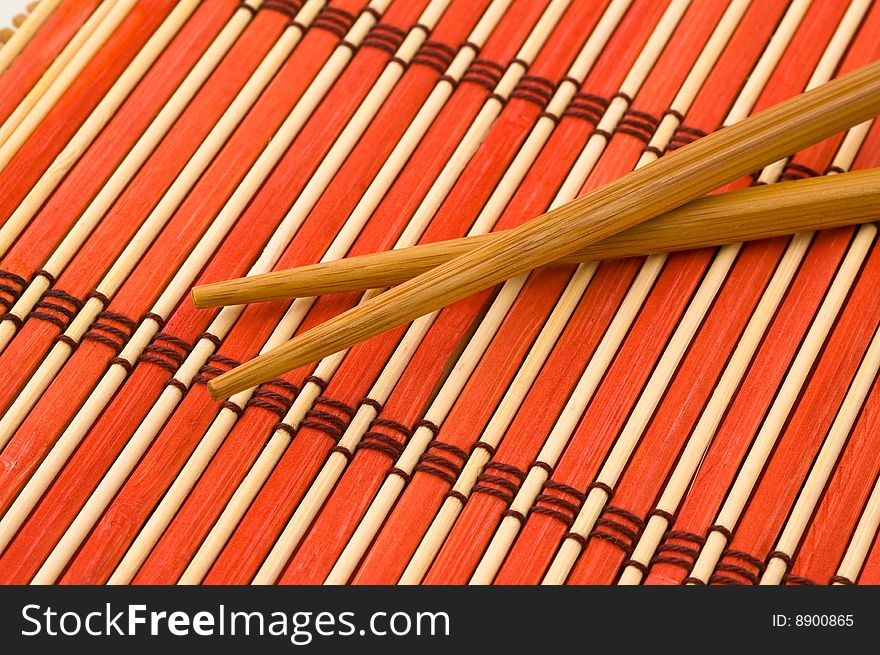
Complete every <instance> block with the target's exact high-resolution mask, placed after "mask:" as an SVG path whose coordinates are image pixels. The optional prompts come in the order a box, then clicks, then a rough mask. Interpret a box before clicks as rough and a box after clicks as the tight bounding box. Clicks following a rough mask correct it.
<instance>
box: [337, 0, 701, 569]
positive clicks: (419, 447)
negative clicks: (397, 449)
mask: <svg viewBox="0 0 880 655" xmlns="http://www.w3.org/2000/svg"><path fill="white" fill-rule="evenodd" d="M689 4H690V3H689V2H688V1H678V2H672V3H670V4H669V6H668V7H667V9H666V11H665V12H664V13H663V15H662V16H661V17H660V19H659V21H658V22H657V24H656V25H655V27H654V29H653V31H652V33H651V35H650V37H649V38H648V40H647V42H646V43H645V45H644V46H643V48H642V50H641V51H640V52H639V54H638V57H637V58H636V60H635V62H633V64H632V66H631V67H630V70H629V72H628V73H627V75H626V77H625V79H624V80H623V82H622V83H621V86H620V88H619V93H617V94H615V96H614V98H613V99H612V101H611V102H610V103H609V105H608V107H607V109H606V110H605V112H604V113H603V115H602V117H601V118H600V120H599V123H598V126H597V130H596V131H595V132H594V133H593V134H592V135H591V136H590V138H589V139H588V141H587V143H586V145H585V146H584V149H583V151H582V152H581V154H580V155H579V157H578V159H577V161H576V162H575V163H574V165H573V166H572V167H571V172H570V173H569V174H568V176H567V177H566V179H565V181H564V182H563V184H562V186H561V188H560V190H559V191H558V192H557V195H556V198H555V199H554V201H553V203H552V205H553V206H556V205H558V204H561V203H563V202H565V201H567V200H570V199H572V198H574V197H575V196H576V194H577V193H578V191H579V190H580V188H581V187H582V185H583V184H584V181H585V180H586V178H587V177H588V175H589V174H590V173H591V172H592V171H593V168H594V167H595V165H596V163H597V162H598V161H599V159H600V157H601V155H602V153H603V152H604V149H605V146H606V145H607V142H608V139H607V137H606V136H605V134H611V133H613V132H614V130H615V129H616V127H617V125H618V122H619V121H620V120H621V119H622V118H623V116H624V115H625V113H626V110H627V109H628V107H629V102H628V101H627V100H625V99H624V98H631V97H634V96H636V95H637V94H638V91H639V89H640V88H641V86H642V84H643V83H644V81H645V80H646V78H647V76H648V74H649V72H650V71H651V70H652V68H653V66H654V63H655V62H656V59H657V58H658V57H659V56H660V54H661V52H662V51H663V48H664V47H665V45H666V42H667V41H668V39H669V38H671V36H672V34H673V32H674V31H675V29H676V26H677V25H678V22H679V20H680V19H681V17H682V16H683V15H684V12H685V11H686V9H687V8H688V6H689ZM536 129H537V128H536ZM672 131H674V127H673V128H672V130H670V134H671V132H672ZM533 134H534V132H533ZM529 140H530V141H531V136H530V138H529ZM660 145H661V146H662V145H664V144H660ZM521 154H524V155H525V157H526V158H528V157H529V156H530V155H531V153H530V152H528V151H527V152H525V153H522V151H521ZM517 159H519V155H518V157H517ZM515 164H516V162H514V165H512V166H511V167H510V169H513V170H514V171H515V170H516V165H515ZM510 169H509V170H510ZM505 177H506V176H505ZM514 179H517V178H514ZM499 190H501V193H498V191H499ZM514 191H515V186H514V185H513V184H512V183H510V184H508V185H504V184H499V185H498V188H497V189H496V194H497V195H494V194H493V200H496V201H497V202H494V203H493V202H492V201H491V200H490V203H489V205H488V206H487V208H491V209H490V210H489V211H485V210H484V212H482V213H481V214H480V216H479V217H478V219H477V221H476V223H475V225H474V228H472V230H471V234H474V233H479V232H485V231H488V230H489V229H491V227H492V226H493V224H494V221H495V220H496V219H497V218H498V216H499V215H500V213H501V210H502V209H503V207H504V206H505V205H506V203H507V200H509V198H510V196H511V195H512V194H513V192H514ZM502 193H503V194H509V195H507V197H506V198H505V197H504V195H501V194H502ZM525 280H526V276H519V277H517V278H515V279H513V280H510V281H508V282H507V283H506V284H505V285H504V286H503V287H502V289H501V291H500V292H499V293H498V295H497V296H496V297H495V299H494V301H493V302H492V304H491V306H490V308H489V310H488V311H487V312H486V314H485V316H484V317H483V319H482V321H481V323H480V325H479V327H478V328H477V330H476V332H475V333H474V335H473V337H472V338H471V340H470V341H469V343H468V344H467V346H466V347H465V349H464V352H463V353H462V354H461V356H460V357H459V358H458V361H457V362H456V363H455V366H454V367H453V370H452V372H451V373H450V374H449V377H448V378H447V379H446V381H445V382H444V384H443V385H442V387H441V390H440V392H439V393H438V395H437V397H436V398H435V400H434V402H432V404H431V406H430V408H429V409H428V411H427V413H426V414H425V419H426V420H427V421H430V422H431V423H433V424H434V425H442V423H443V421H444V420H445V418H446V416H447V415H448V413H449V412H450V411H451V409H452V407H453V404H454V403H455V402H456V400H457V399H458V396H459V395H460V394H461V392H462V390H463V389H464V386H465V383H466V382H467V380H468V379H469V378H470V376H471V374H472V372H473V371H474V369H475V368H476V366H477V363H478V362H479V361H480V358H481V357H482V355H483V353H485V351H486V349H487V348H488V346H489V343H490V342H491V341H492V339H493V338H494V337H495V334H496V333H497V331H498V329H499V328H500V326H501V324H502V322H503V321H504V318H505V316H506V315H507V312H508V310H509V309H510V307H511V306H512V305H513V303H514V301H515V300H516V298H517V296H518V294H519V292H520V290H521V289H522V287H523V285H524V284H525ZM437 313H438V312H434V313H432V314H431V315H429V316H426V317H423V318H421V319H419V320H417V321H415V322H414V323H413V325H412V326H411V327H410V329H409V330H408V331H407V333H406V335H405V336H404V338H403V340H402V341H401V343H400V345H399V346H398V349H397V351H396V352H395V354H394V355H393V356H392V358H391V361H390V362H389V364H387V365H386V367H385V370H384V371H383V378H384V377H386V376H389V374H390V372H391V371H395V370H396V374H397V375H398V376H399V375H402V373H403V370H404V369H405V367H406V365H407V363H408V359H406V357H405V355H406V353H408V352H411V351H414V350H415V348H416V347H417V346H418V344H419V343H420V342H421V341H422V339H423V338H424V336H425V335H426V334H427V332H428V330H429V329H430V327H431V325H432V323H433V320H434V318H435V317H436V315H437ZM390 391H391V388H388V387H385V388H383V387H379V386H378V385H376V386H375V387H374V388H373V389H371V391H370V394H369V396H368V397H369V398H371V399H373V400H377V401H379V402H381V403H384V402H385V401H386V400H387V398H388V396H389V395H390ZM365 407H366V406H364V407H362V408H361V409H360V410H359V412H360V411H362V410H365ZM352 427H353V426H352ZM432 439H433V434H432V433H431V431H430V430H428V429H427V428H424V427H420V428H418V429H416V430H415V432H414V433H413V436H412V437H411V438H410V441H409V443H408V444H407V446H406V448H405V450H404V452H403V454H402V455H401V457H400V458H399V459H398V461H397V462H396V463H395V467H394V472H392V473H391V474H390V475H389V477H388V478H387V479H386V480H385V482H384V483H383V487H382V488H381V489H380V492H379V494H378V495H377V497H376V499H375V500H374V502H373V503H372V505H371V506H370V508H369V509H368V511H367V513H366V515H365V516H364V518H363V520H362V521H361V524H360V525H359V526H358V528H357V529H356V531H355V533H354V534H353V535H352V538H351V539H350V540H349V543H348V544H347V545H346V548H345V550H344V551H343V553H342V555H341V556H340V558H339V560H338V561H337V563H336V565H335V567H334V569H333V570H332V571H331V573H330V575H329V576H328V578H327V582H328V583H333V584H339V583H341V582H344V581H345V580H347V579H348V577H349V576H350V574H351V572H352V571H353V567H354V566H355V565H356V563H357V562H358V561H359V560H360V558H361V557H362V555H363V553H364V552H365V551H366V548H367V547H368V546H369V544H370V542H371V541H372V539H373V537H374V536H375V533H374V532H373V530H374V528H375V527H376V526H381V523H382V521H384V518H385V516H387V513H388V512H389V511H390V509H391V506H392V504H393V502H394V500H396V498H397V495H398V493H399V491H394V490H395V489H398V488H402V487H399V485H398V484H397V483H398V482H399V481H400V480H401V479H402V478H401V477H400V474H398V473H396V471H398V470H399V471H402V472H403V474H412V472H413V470H414V468H415V466H416V465H417V464H418V462H419V459H420V457H421V455H422V454H423V453H424V452H425V450H426V449H427V447H428V444H429V443H430V441H431V440H432ZM389 499H392V500H391V503H392V504H389V503H388V501H389Z"/></svg>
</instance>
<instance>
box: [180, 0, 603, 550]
mask: <svg viewBox="0 0 880 655" xmlns="http://www.w3.org/2000/svg"><path fill="white" fill-rule="evenodd" d="M569 1H570V0H554V2H552V3H551V6H550V7H549V8H548V10H545V12H544V14H543V15H542V17H541V19H540V20H539V22H538V25H537V26H536V28H535V30H533V31H532V33H531V34H530V36H529V38H528V39H527V41H526V43H525V44H524V45H523V47H522V48H521V49H520V51H519V53H518V56H517V58H516V61H514V62H512V63H511V66H510V68H509V69H508V70H507V72H506V73H505V74H504V76H503V77H502V78H501V80H500V82H499V83H498V85H497V86H496V87H495V91H494V93H493V95H492V96H490V98H489V100H487V102H486V103H485V104H484V106H483V108H482V109H481V111H480V113H479V114H478V116H477V118H476V119H475V121H474V122H473V123H472V125H471V127H470V128H469V129H468V132H467V133H466V134H465V136H464V137H463V138H462V140H461V142H460V143H459V146H458V147H457V148H456V151H455V153H454V154H453V155H452V157H451V158H450V160H449V162H448V163H447V165H446V167H444V170H443V173H441V175H440V177H439V178H438V180H437V181H436V182H435V184H434V185H432V187H431V190H430V191H429V192H428V195H427V196H426V198H425V200H424V202H423V203H422V204H421V205H420V207H419V209H418V210H417V211H416V213H415V215H414V217H413V220H412V221H410V224H409V226H408V229H407V231H405V234H404V236H402V237H401V239H403V238H410V237H407V236H406V235H407V234H410V235H411V234H413V233H414V232H415V230H416V228H415V227H414V226H416V225H418V226H419V228H418V229H424V227H425V225H426V224H427V222H428V221H430V219H431V217H432V216H433V213H434V212H435V211H436V210H437V208H438V207H439V205H440V203H441V202H442V200H443V198H444V197H445V194H446V193H448V191H449V189H450V188H451V187H452V184H453V183H454V181H455V179H457V176H458V174H460V172H461V170H462V169H463V168H464V166H465V164H466V163H467V161H468V160H469V158H470V156H471V155H472V154H473V152H474V151H475V150H476V148H477V146H478V145H479V144H480V142H481V141H482V138H483V135H484V134H485V132H486V130H488V128H489V126H490V125H491V123H492V121H494V119H495V117H497V115H498V114H499V113H500V111H501V108H502V106H503V99H504V98H506V97H507V96H508V95H509V94H510V93H511V92H512V91H513V89H514V88H515V86H516V84H517V82H518V81H519V79H520V78H521V77H522V75H523V74H524V73H525V70H526V65H527V62H529V61H530V60H531V59H532V58H533V57H534V56H535V55H536V54H537V51H538V50H540V47H541V45H542V44H543V42H544V39H546V37H547V36H548V35H549V32H550V31H551V30H552V26H553V24H554V23H555V21H556V20H557V19H558V18H559V17H560V16H561V14H562V12H563V11H564V8H565V6H567V5H568V3H569ZM618 1H619V2H620V0H618ZM423 22H424V21H423ZM375 191H376V189H373V190H372V191H371V192H370V194H369V196H367V195H365V197H364V203H363V204H360V205H359V206H358V207H357V208H356V210H355V211H354V212H353V213H352V217H351V218H352V219H355V218H356V219H357V220H358V221H360V220H366V218H368V216H369V214H370V213H371V212H372V210H373V209H374V207H371V206H370V204H371V203H374V202H375V203H376V204H378V202H379V200H380V199H381V198H380V197H378V196H377V195H375V194H374V192H375ZM383 193H384V192H383ZM291 237H292V235H288V236H286V237H285V236H283V234H282V233H276V237H273V240H276V239H277V241H278V244H277V247H273V248H272V251H273V252H275V251H276V250H278V251H280V250H283V248H284V247H286V246H285V244H286V243H287V242H288V241H282V240H281V239H287V240H289V239H290V238H291ZM351 237H352V235H351V234H348V233H346V234H341V235H340V238H339V240H338V241H337V242H336V243H335V244H334V245H332V246H331V249H333V250H337V249H338V250H341V251H342V252H344V251H345V249H347V247H348V246H347V245H344V244H345V243H346V240H348V239H351ZM412 238H417V236H416V237H412ZM310 306H311V304H310V303H309V302H308V301H307V302H306V303H303V302H297V303H294V305H292V306H291V308H290V310H288V312H287V313H286V314H285V316H284V318H283V319H282V321H281V322H280V323H279V324H278V326H277V328H276V330H275V332H274V333H273V335H272V336H271V337H270V339H269V342H268V345H269V347H271V345H272V344H274V343H278V342H279V340H282V341H283V340H284V339H286V338H287V336H288V335H289V334H290V331H292V330H295V329H296V327H297V326H298V325H299V323H300V322H301V321H302V320H303V318H304V317H305V314H306V312H307V311H308V308H309V307H310ZM242 310H243V308H231V307H230V308H226V309H224V310H223V311H222V312H221V313H220V314H219V315H218V316H217V318H216V319H215V321H214V322H213V323H212V324H211V326H210V327H209V329H208V333H209V334H212V335H215V336H221V337H222V336H223V335H225V334H226V333H227V332H228V331H229V330H230V329H231V328H232V326H233V324H234V322H235V320H236V319H237V318H238V316H239V315H240V312H241V311H242ZM205 343H206V347H205V349H203V350H202V351H200V352H198V353H196V352H195V351H194V353H193V355H192V357H193V358H194V361H201V362H204V360H205V359H206V358H207V356H208V355H209V354H210V353H211V352H213V346H212V345H211V343H210V341H207V340H206V342H205ZM185 383H188V380H187V381H186V382H185ZM318 394H319V390H318V388H317V386H316V385H315V384H314V383H307V384H306V385H304V387H303V389H302V390H301V391H300V394H299V396H298V397H297V399H296V401H295V402H294V404H293V406H292V407H291V410H290V411H289V412H288V414H287V416H286V417H285V419H284V420H285V421H291V422H296V423H298V421H299V420H300V419H301V418H302V416H304V415H305V413H306V412H307V411H308V409H309V407H310V406H311V404H312V403H313V402H314V400H315V398H317V396H318ZM248 397H249V393H248V394H239V395H237V396H236V397H235V398H232V399H230V402H232V403H234V404H237V403H241V405H239V406H240V407H243V406H244V404H245V402H246V399H247V398H248ZM235 418H236V417H235V416H234V413H233V412H229V411H223V410H221V412H220V414H219V415H218V417H217V419H216V420H215V422H214V423H213V424H212V426H211V428H209V433H208V434H206V435H205V438H206V439H207V440H209V441H214V440H217V439H222V438H224V437H225V435H226V434H227V433H228V431H229V430H230V429H231V427H232V425H233V423H234V420H235ZM288 443H289V437H288V436H287V434H286V433H285V432H283V431H277V432H276V433H275V434H274V435H273V437H272V439H271V440H270V442H269V443H268V444H267V446H266V448H265V450H264V451H263V453H262V454H261V455H260V457H259V458H258V460H257V462H256V463H255V464H254V466H253V467H252V468H251V470H250V472H249V473H248V476H247V478H246V479H245V480H244V481H243V482H242V488H241V489H240V490H239V491H237V492H236V494H235V496H234V497H233V498H232V499H231V500H230V503H229V504H228V505H227V507H226V509H225V510H224V512H223V514H222V515H221V517H220V519H218V523H217V527H215V529H214V531H213V532H212V534H211V535H210V536H211V540H210V544H209V546H206V547H205V548H203V549H202V550H201V551H200V552H199V553H197V555H196V559H194V560H193V561H194V562H196V563H195V564H194V565H193V566H204V564H203V563H202V562H203V561H207V560H208V559H209V558H211V559H213V557H214V556H215V555H216V553H215V552H214V551H215V550H216V548H217V547H218V545H219V544H220V543H221V541H225V539H226V538H228V535H229V533H230V532H231V529H232V527H234V525H235V524H236V523H237V520H238V518H237V517H240V516H241V514H243V513H244V511H245V510H246V508H247V507H248V506H249V504H250V499H251V498H252V497H253V494H256V492H257V491H258V489H259V485H260V484H262V479H264V477H262V476H266V475H268V473H269V471H271V468H272V467H273V466H274V462H276V461H277V459H278V458H279V457H280V456H281V455H282V454H283V449H284V448H285V447H286V445H287V444H288ZM224 535H225V536H224Z"/></svg>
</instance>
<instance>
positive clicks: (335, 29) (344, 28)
mask: <svg viewBox="0 0 880 655" xmlns="http://www.w3.org/2000/svg"><path fill="white" fill-rule="evenodd" d="M368 9H369V8H368ZM365 11H367V10H366V9H365ZM370 13H372V12H370ZM373 16H374V17H375V18H376V20H379V18H380V16H377V15H376V14H375V13H374V14H373ZM354 20H355V17H354V15H353V14H350V13H349V12H347V11H345V10H343V9H338V8H336V7H324V8H323V9H322V10H321V12H320V13H319V14H318V16H317V17H316V18H315V20H314V21H313V22H312V27H313V28H315V29H319V30H325V31H327V32H330V33H331V34H335V35H336V36H338V37H339V38H340V39H342V38H343V37H345V35H346V34H347V33H348V30H349V29H351V26H352V24H353V23H354Z"/></svg>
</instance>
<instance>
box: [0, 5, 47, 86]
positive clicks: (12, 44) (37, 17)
mask: <svg viewBox="0 0 880 655" xmlns="http://www.w3.org/2000/svg"><path fill="white" fill-rule="evenodd" d="M59 4H61V0H41V2H39V3H37V6H36V7H34V8H33V10H31V11H30V13H29V14H28V16H27V18H26V19H25V21H24V23H22V25H21V27H19V28H18V29H17V30H15V31H14V32H13V31H12V30H8V29H7V30H4V32H7V31H8V33H9V34H8V37H7V38H5V39H2V40H3V42H4V44H3V47H2V48H0V74H2V73H3V72H4V71H5V70H6V69H7V68H9V64H11V63H12V62H13V60H14V59H15V58H16V57H17V56H18V54H19V53H20V52H21V51H22V50H24V47H25V46H26V45H27V44H28V43H29V42H30V40H31V39H32V38H34V35H35V34H36V33H37V32H38V31H39V29H40V28H41V27H42V26H43V23H45V22H46V20H47V19H48V18H49V16H51V15H52V12H53V11H55V9H56V8H57V7H58V5H59Z"/></svg>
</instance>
